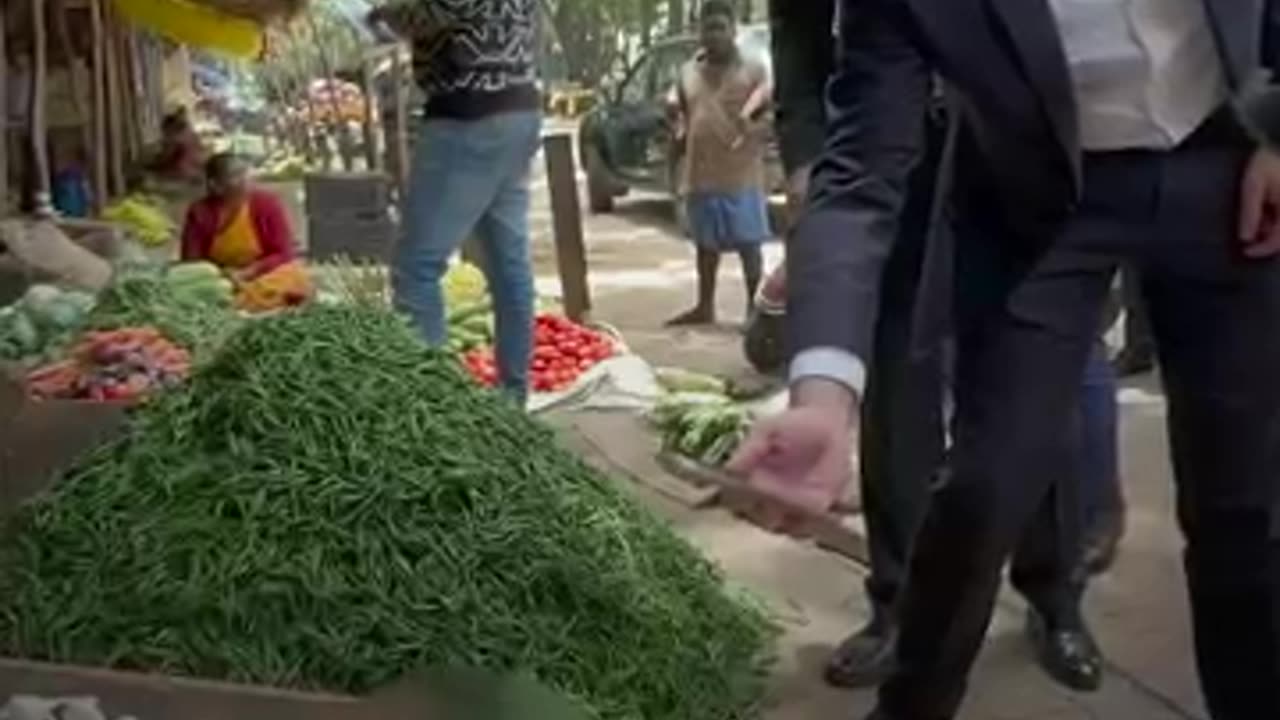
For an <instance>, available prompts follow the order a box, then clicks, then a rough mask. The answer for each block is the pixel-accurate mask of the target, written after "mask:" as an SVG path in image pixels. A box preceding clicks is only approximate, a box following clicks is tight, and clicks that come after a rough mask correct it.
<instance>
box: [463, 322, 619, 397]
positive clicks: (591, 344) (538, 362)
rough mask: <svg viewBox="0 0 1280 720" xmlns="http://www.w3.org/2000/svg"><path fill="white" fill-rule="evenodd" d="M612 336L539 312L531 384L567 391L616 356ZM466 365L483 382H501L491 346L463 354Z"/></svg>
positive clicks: (535, 388)
mask: <svg viewBox="0 0 1280 720" xmlns="http://www.w3.org/2000/svg"><path fill="white" fill-rule="evenodd" d="M616 352H617V347H616V346H615V344H614V341H613V339H612V338H610V337H609V336H608V335H605V334H603V333H599V332H596V331H595V330H592V329H590V328H587V327H583V326H582V325H579V324H577V323H575V322H573V321H572V320H569V319H568V318H565V317H561V316H559V315H550V314H545V313H543V314H539V315H538V316H537V318H536V320H535V323H534V332H533V359H532V361H531V362H530V367H529V384H530V385H531V386H532V388H533V391H534V392H556V391H559V390H564V389H565V388H567V387H569V386H570V385H572V384H573V383H574V382H575V381H577V379H578V378H579V377H580V376H581V375H582V373H584V372H586V371H587V370H589V369H590V368H592V367H593V366H595V365H596V364H597V363H599V362H600V361H601V360H606V359H608V358H611V357H613V356H614V354H615V353H616ZM462 362H463V365H464V366H466V368H467V371H468V372H469V373H470V374H471V376H472V377H473V378H475V379H476V381H477V382H479V383H480V384H482V385H485V386H488V387H493V386H494V385H496V384H497V383H498V369H497V365H496V360H495V358H494V354H493V348H492V347H480V348H475V349H474V350H471V351H469V352H467V353H466V354H464V355H463V356H462Z"/></svg>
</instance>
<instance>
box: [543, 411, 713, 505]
mask: <svg viewBox="0 0 1280 720" xmlns="http://www.w3.org/2000/svg"><path fill="white" fill-rule="evenodd" d="M548 419H549V420H551V421H552V422H553V423H554V424H555V425H557V426H558V427H561V428H565V429H566V430H568V432H567V433H566V436H567V437H566V440H567V441H568V442H569V444H570V445H571V446H573V447H574V449H575V450H577V451H579V452H581V453H582V454H583V456H584V457H585V458H586V459H587V460H588V461H589V462H592V464H594V465H595V466H596V467H597V468H598V469H600V470H602V471H604V472H607V473H610V474H618V475H623V476H625V477H627V478H629V479H631V480H632V481H634V482H635V483H636V484H638V485H641V486H642V487H645V488H647V489H649V490H651V491H653V492H655V493H657V494H659V495H661V496H662V497H664V498H666V499H668V500H672V501H674V502H676V503H678V504H679V505H681V506H683V507H686V508H695V509H696V508H702V507H707V506H710V505H712V504H714V503H715V501H716V498H717V496H718V495H719V490H717V489H716V488H712V487H705V486H703V487H699V486H697V485H694V484H691V483H689V482H686V481H684V480H682V479H680V478H678V477H675V476H673V475H671V474H670V473H668V472H667V471H666V470H664V469H663V468H662V466H661V465H659V464H658V460H657V454H658V439H657V437H655V436H654V434H653V433H652V432H650V431H649V429H648V428H647V427H645V423H644V420H643V419H641V418H639V417H636V416H635V415H632V414H629V413H607V412H583V413H553V414H552V415H550V416H549V418H548Z"/></svg>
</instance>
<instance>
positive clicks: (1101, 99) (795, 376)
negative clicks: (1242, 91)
mask: <svg viewBox="0 0 1280 720" xmlns="http://www.w3.org/2000/svg"><path fill="white" fill-rule="evenodd" d="M1023 1H1024V2H1033V1H1034V0H1023ZM1042 1H1043V0H1042ZM1048 3H1049V5H1050V7H1051V9H1052V11H1053V16H1054V19H1055V20H1056V21H1057V25H1058V31H1059V33H1060V35H1061V39H1062V47H1063V50H1064V51H1065V53H1066V57H1067V65H1068V70H1069V71H1070V74H1071V80H1072V86H1073V89H1074V91H1075V104H1076V112H1077V113H1078V121H1079V129H1080V145H1081V149H1083V150H1088V151H1109V150H1136V149H1144V150H1160V149H1169V148H1173V147H1174V146H1176V145H1178V144H1179V143H1181V142H1182V141H1183V140H1185V139H1186V138H1187V137H1188V136H1190V135H1191V134H1192V133H1193V132H1195V130H1196V128H1198V127H1199V126H1200V124H1201V123H1203V122H1204V121H1205V120H1206V119H1208V118H1209V117H1210V116H1211V115H1212V114H1213V113H1214V112H1215V111H1216V110H1217V109H1218V108H1219V107H1221V106H1222V104H1223V103H1224V102H1226V100H1227V97H1228V88H1227V82H1226V79H1225V72H1224V68H1223V65H1222V58H1221V56H1220V55H1219V54H1218V50H1217V45H1216V43H1215V39H1214V35H1213V29H1212V28H1211V27H1210V25H1209V20H1208V17H1207V16H1206V11H1205V8H1204V2H1203V0H1048ZM805 377H823V378H828V379H831V380H836V381H838V382H841V383H843V384H845V385H846V386H848V387H849V388H851V389H853V390H854V391H855V392H857V393H858V394H859V395H861V394H862V392H863V390H864V389H865V385H866V365H865V364H864V363H863V361H862V360H861V359H859V358H858V357H856V356H855V355H853V354H852V353H850V352H849V351H848V350H845V349H843V348H835V347H816V348H810V349H807V350H804V351H801V352H800V353H799V354H797V355H796V357H795V359H794V360H792V363H791V378H792V380H793V381H794V380H799V379H801V378H805Z"/></svg>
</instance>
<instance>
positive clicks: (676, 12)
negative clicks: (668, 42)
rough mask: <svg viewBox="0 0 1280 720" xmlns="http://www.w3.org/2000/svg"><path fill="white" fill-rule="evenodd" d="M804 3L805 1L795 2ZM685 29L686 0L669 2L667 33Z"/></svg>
mask: <svg viewBox="0 0 1280 720" xmlns="http://www.w3.org/2000/svg"><path fill="white" fill-rule="evenodd" d="M795 1H799V2H803V1H804V0H795ZM682 29H684V0H667V32H669V33H672V34H675V33H678V32H680V31H681V30H682Z"/></svg>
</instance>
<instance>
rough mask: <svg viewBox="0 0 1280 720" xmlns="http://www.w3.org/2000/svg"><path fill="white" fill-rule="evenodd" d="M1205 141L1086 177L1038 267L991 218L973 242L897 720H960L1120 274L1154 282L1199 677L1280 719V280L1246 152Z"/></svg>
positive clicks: (1226, 705)
mask: <svg viewBox="0 0 1280 720" xmlns="http://www.w3.org/2000/svg"><path fill="white" fill-rule="evenodd" d="M1219 135H1221V133H1215V132H1210V131H1202V132H1201V133H1199V134H1198V135H1197V136H1196V137H1194V138H1192V139H1191V140H1190V141H1188V142H1187V143H1186V144H1185V145H1184V146H1183V148H1181V149H1179V150H1177V151H1173V152H1168V153H1143V152H1134V153H1110V154H1102V155H1095V156H1088V157H1086V159H1085V161H1084V186H1083V197H1082V198H1081V202H1080V204H1079V207H1078V209H1077V210H1076V212H1075V213H1074V214H1073V216H1072V219H1070V220H1069V221H1068V222H1067V223H1066V224H1065V225H1063V226H1062V227H1061V228H1060V230H1059V231H1058V233H1057V236H1056V237H1055V238H1053V240H1052V242H1049V243H1047V244H1046V246H1045V247H1044V248H1042V250H1041V251H1038V252H1036V251H1029V250H1025V249H1023V248H1025V244H1019V242H1018V241H1017V240H1016V239H1009V240H1007V241H1002V240H1001V239H1000V238H1001V237H1007V233H1005V234H1004V235H1002V234H1001V232H1002V229H1001V228H1000V227H999V224H998V223H996V222H992V221H991V219H990V218H991V217H992V216H991V215H990V214H986V215H984V214H983V213H967V212H966V208H961V212H960V217H959V218H958V222H957V238H956V242H957V254H956V257H957V259H958V263H959V275H958V276H959V278H960V279H961V280H962V281H963V282H967V283H971V284H972V283H975V282H977V280H981V282H978V283H977V285H976V286H975V287H974V288H971V289H976V292H969V293H961V297H968V298H969V299H970V301H971V302H969V303H968V304H967V305H966V306H965V307H964V308H961V314H960V318H959V331H958V345H959V350H958V354H957V360H958V362H957V367H956V393H957V394H956V404H957V423H956V437H955V443H954V446H953V449H952V455H951V463H950V466H951V476H950V477H949V478H948V480H947V481H946V482H945V484H943V485H941V486H940V487H939V488H938V489H937V490H936V491H935V493H934V495H933V498H932V502H931V504H930V507H929V510H928V512H927V514H926V517H925V519H924V523H923V525H922V527H921V530H920V533H919V535H918V536H917V538H916V545H915V548H914V552H913V555H912V560H911V566H910V570H909V576H908V580H907V588H906V591H905V593H904V597H903V601H902V604H901V606H900V612H901V619H902V623H903V626H902V635H901V641H900V644H899V648H898V652H899V660H900V663H899V665H900V668H899V671H898V672H897V673H896V674H895V676H894V677H893V678H892V679H891V680H890V681H889V682H888V683H887V684H886V685H885V686H884V687H883V688H882V690H881V710H882V712H883V713H884V714H885V716H886V717H888V718H892V719H893V720H949V719H950V718H952V717H954V715H955V714H956V712H957V708H958V707H959V705H960V702H961V700H962V697H963V694H964V691H965V685H966V678H967V675H968V673H969V671H970V668H971V666H972V664H973V662H974V659H975V657H976V655H977V653H978V651H979V648H980V647H981V644H982V641H983V638H984V635H985V633H986V630H987V627H988V625H989V623H990V619H991V613H992V609H993V606H994V603H995V599H996V594H997V591H998V588H999V585H1000V577H1001V569H1002V567H1003V565H1004V562H1005V559H1006V558H1007V557H1008V556H1009V554H1010V552H1011V551H1012V550H1013V548H1014V547H1015V544H1016V543H1017V542H1018V540H1019V538H1020V536H1022V535H1023V533H1024V530H1025V529H1026V528H1027V527H1028V526H1029V524H1030V521H1031V519H1032V517H1033V515H1034V513H1035V512H1036V511H1037V509H1038V508H1041V507H1043V504H1044V501H1045V497H1046V496H1047V495H1048V494H1049V493H1050V492H1051V484H1052V482H1053V479H1052V477H1051V476H1050V475H1047V474H1046V473H1045V472H1044V470H1045V464H1046V463H1045V457H1046V454H1052V453H1054V452H1059V451H1060V449H1059V448H1057V447H1056V444H1057V442H1056V439H1057V438H1059V437H1062V436H1063V435H1064V434H1065V433H1067V432H1068V430H1069V429H1070V427H1069V426H1070V424H1071V423H1072V421H1073V420H1072V418H1073V412H1072V410H1073V407H1074V405H1075V402H1076V399H1077V392H1078V388H1079V381H1080V377H1081V371H1082V370H1083V368H1084V366H1085V362H1086V359H1087V358H1088V356H1089V353H1090V348H1091V346H1092V343H1093V341H1094V339H1095V338H1096V333H1097V331H1098V327H1097V326H1098V322H1099V316H1100V311H1101V308H1102V305H1103V302H1104V299H1105V296H1106V294H1107V292H1108V290H1109V288H1110V286H1111V281H1112V278H1113V276H1114V273H1115V271H1116V269H1117V267H1118V265H1119V264H1121V263H1123V262H1132V263H1133V264H1134V265H1135V266H1136V267H1137V268H1138V270H1139V272H1140V274H1141V276H1142V283H1143V289H1144V293H1145V299H1146V302H1147V307H1148V309H1149V312H1150V317H1151V323H1152V330H1153V333H1154V336H1155V339H1156V343H1157V346H1158V352H1159V358H1160V362H1161V365H1162V368H1163V374H1164V381H1165V389H1166V395H1167V399H1168V426H1169V433H1170V437H1171V441H1172V453H1173V466H1174V476H1175V480H1176V483H1177V490H1178V493H1177V510H1178V519H1179V521H1180V524H1181V527H1182V530H1183V533H1184V534H1185V536H1186V549H1185V564H1186V571H1187V575H1188V583H1189V590H1190V597H1191V605H1192V613H1193V622H1194V631H1195V644H1196V661H1197V663H1198V666H1199V670H1200V677H1201V680H1202V683H1203V687H1204V692H1205V695H1206V698H1207V701H1208V705H1209V708H1210V711H1211V713H1212V715H1213V717H1214V718H1215V720H1260V719H1261V718H1280V549H1278V546H1280V541H1278V538H1280V492H1277V488H1278V485H1280V261H1275V260H1270V261H1265V262H1248V261H1244V260H1242V259H1240V258H1239V255H1238V253H1237V251H1236V245H1235V241H1234V238H1235V221H1236V216H1237V204H1238V187H1239V180H1240V176H1241V173H1242V171H1243V166H1244V162H1245V161H1246V159H1247V156H1248V152H1249V148H1248V147H1247V145H1245V144H1244V143H1242V142H1241V141H1240V140H1239V139H1238V138H1237V137H1236V136H1235V135H1234V134H1232V135H1231V137H1230V139H1227V138H1226V137H1220V136H1219Z"/></svg>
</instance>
